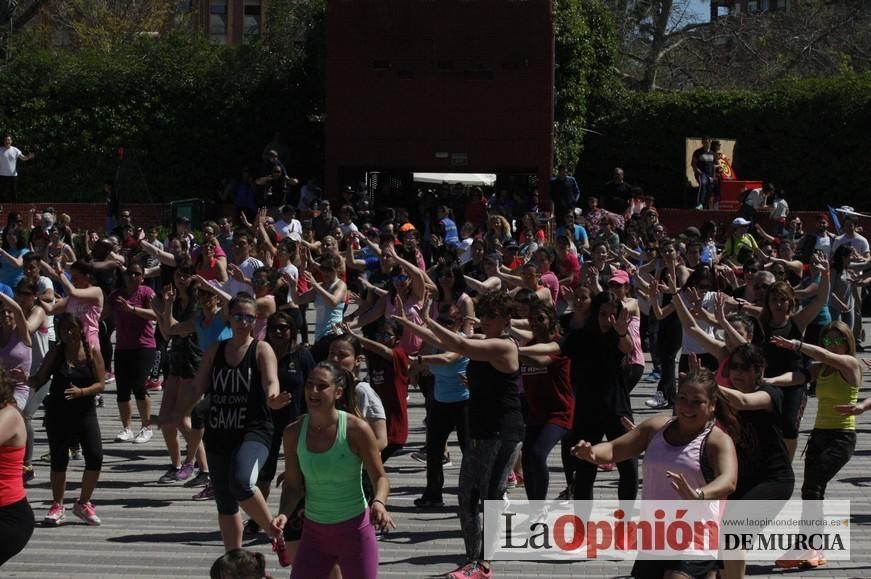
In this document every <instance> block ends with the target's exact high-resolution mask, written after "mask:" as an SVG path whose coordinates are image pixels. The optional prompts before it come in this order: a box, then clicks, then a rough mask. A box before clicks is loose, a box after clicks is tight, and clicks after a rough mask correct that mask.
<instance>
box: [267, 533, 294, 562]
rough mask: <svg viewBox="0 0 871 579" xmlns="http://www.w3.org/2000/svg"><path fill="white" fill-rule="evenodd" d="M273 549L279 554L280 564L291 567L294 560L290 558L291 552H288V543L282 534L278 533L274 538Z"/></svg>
mask: <svg viewBox="0 0 871 579" xmlns="http://www.w3.org/2000/svg"><path fill="white" fill-rule="evenodd" d="M272 550H273V551H275V554H276V555H278V564H279V565H281V566H282V567H290V564H291V563H293V561H292V560H291V559H290V554H289V553H288V552H287V543H285V542H284V537H283V536H282V535H276V536H275V537H273V538H272Z"/></svg>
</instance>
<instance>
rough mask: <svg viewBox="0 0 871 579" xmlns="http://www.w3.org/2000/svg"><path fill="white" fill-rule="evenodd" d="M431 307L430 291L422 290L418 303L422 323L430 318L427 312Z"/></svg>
mask: <svg viewBox="0 0 871 579" xmlns="http://www.w3.org/2000/svg"><path fill="white" fill-rule="evenodd" d="M431 309H432V292H428V291H427V292H423V301H422V302H421V304H420V317H421V318H423V321H424V323H426V322H428V321H429V320H430V317H429V313H430V310H431Z"/></svg>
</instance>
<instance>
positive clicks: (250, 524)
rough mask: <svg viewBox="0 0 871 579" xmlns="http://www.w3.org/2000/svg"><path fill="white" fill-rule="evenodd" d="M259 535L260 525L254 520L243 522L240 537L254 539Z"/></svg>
mask: <svg viewBox="0 0 871 579" xmlns="http://www.w3.org/2000/svg"><path fill="white" fill-rule="evenodd" d="M259 533H260V525H258V524H257V521H255V520H254V519H248V520H247V521H245V526H244V527H242V535H244V536H245V537H256V536H257V535H258V534H259Z"/></svg>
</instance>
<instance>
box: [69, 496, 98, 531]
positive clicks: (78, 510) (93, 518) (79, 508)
mask: <svg viewBox="0 0 871 579" xmlns="http://www.w3.org/2000/svg"><path fill="white" fill-rule="evenodd" d="M73 514H74V515H75V516H77V517H78V518H80V519H81V520H83V521H85V522H86V523H88V524H89V525H91V526H94V527H96V526H98V525H99V524H100V522H101V521H100V517H98V516H97V509H96V508H95V507H94V503H92V502H91V501H88V502H86V503H83V502H80V501H76V503H75V504H74V505H73Z"/></svg>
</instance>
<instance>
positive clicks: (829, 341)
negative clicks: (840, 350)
mask: <svg viewBox="0 0 871 579" xmlns="http://www.w3.org/2000/svg"><path fill="white" fill-rule="evenodd" d="M820 342H821V343H822V344H823V346H826V347H829V346H843V345H844V344H846V343H847V338H845V337H844V336H835V337H832V336H824V337H823V339H822V340H820Z"/></svg>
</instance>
